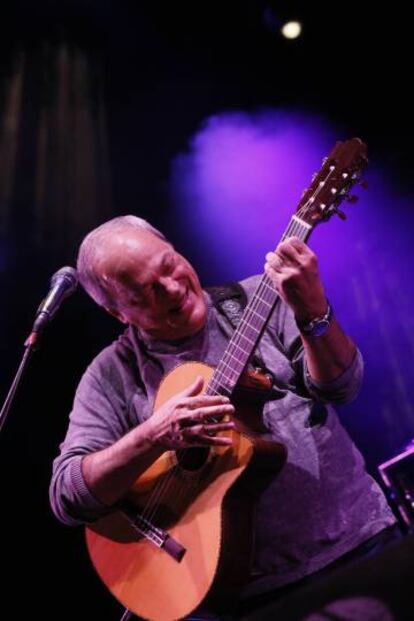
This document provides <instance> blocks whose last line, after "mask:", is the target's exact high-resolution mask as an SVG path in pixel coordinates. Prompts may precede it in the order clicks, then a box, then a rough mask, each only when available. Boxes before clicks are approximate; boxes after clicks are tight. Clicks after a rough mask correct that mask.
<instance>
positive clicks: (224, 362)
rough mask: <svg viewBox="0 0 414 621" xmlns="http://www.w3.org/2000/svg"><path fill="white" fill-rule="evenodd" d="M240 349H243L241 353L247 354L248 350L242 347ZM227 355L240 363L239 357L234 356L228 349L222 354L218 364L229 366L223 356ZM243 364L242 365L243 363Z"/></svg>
mask: <svg viewBox="0 0 414 621" xmlns="http://www.w3.org/2000/svg"><path fill="white" fill-rule="evenodd" d="M239 349H240V348H239ZM242 351H243V353H244V354H246V355H248V353H249V352H247V351H246V350H244V349H243V350H242ZM227 357H230V358H233V360H235V361H236V362H237V363H240V357H239V358H237V357H236V356H234V355H233V354H232V353H231V352H230V351H227V352H226V353H225V354H224V357H223V360H222V361H221V363H220V364H225V365H226V366H227V367H229V366H230V365H229V363H228V362H227V360H225V358H227ZM243 366H244V365H243Z"/></svg>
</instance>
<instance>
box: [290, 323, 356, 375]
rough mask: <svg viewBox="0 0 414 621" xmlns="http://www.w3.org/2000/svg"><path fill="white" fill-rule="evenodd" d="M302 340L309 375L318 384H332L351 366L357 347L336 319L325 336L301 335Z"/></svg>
mask: <svg viewBox="0 0 414 621" xmlns="http://www.w3.org/2000/svg"><path fill="white" fill-rule="evenodd" d="M301 338H302V342H303V347H304V350H305V357H306V363H307V367H308V371H309V374H310V376H311V378H312V379H313V380H315V381H316V382H332V381H333V380H335V379H336V378H338V377H339V376H340V375H342V373H344V371H346V370H347V369H348V368H349V367H350V366H351V364H352V361H353V359H354V357H355V353H356V347H355V345H354V343H353V342H352V340H351V339H350V338H349V337H348V336H347V335H346V334H345V333H344V332H343V330H342V328H341V326H340V325H339V324H338V322H337V321H336V320H335V319H333V320H332V323H331V325H330V327H329V329H328V331H327V332H326V333H325V334H324V335H323V336H313V337H312V336H305V335H303V334H301Z"/></svg>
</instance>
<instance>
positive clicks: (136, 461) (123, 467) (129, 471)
mask: <svg viewBox="0 0 414 621" xmlns="http://www.w3.org/2000/svg"><path fill="white" fill-rule="evenodd" d="M147 423H148V421H146V422H144V423H142V425H139V426H138V427H135V428H134V429H132V430H131V431H130V432H129V433H127V434H126V435H125V436H123V437H122V438H121V439H120V440H118V441H117V442H115V444H113V445H112V446H109V447H107V448H105V449H103V450H101V451H98V452H96V453H90V454H89V455H86V457H84V458H83V460H82V474H83V477H84V480H85V483H86V485H87V487H88V489H89V491H90V492H91V493H92V494H93V496H95V498H96V499H97V500H99V501H101V502H103V503H104V504H106V505H108V506H111V505H113V504H114V503H115V502H117V501H118V500H119V499H120V498H122V497H123V496H124V495H125V494H126V493H127V491H128V490H129V489H130V488H131V486H132V484H133V483H134V482H135V480H136V479H137V478H138V477H139V475H140V474H142V473H143V472H144V471H145V470H146V469H147V468H149V467H150V466H151V464H152V463H153V462H154V461H155V460H156V459H157V458H158V457H159V456H160V455H161V454H162V452H163V449H162V448H160V447H158V446H153V444H152V443H151V441H150V439H149V433H148V431H149V429H148V424H147Z"/></svg>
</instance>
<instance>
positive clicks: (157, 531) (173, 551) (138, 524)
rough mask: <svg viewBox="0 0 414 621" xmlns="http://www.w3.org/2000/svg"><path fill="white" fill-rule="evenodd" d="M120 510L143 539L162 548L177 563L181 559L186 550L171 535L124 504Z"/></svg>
mask: <svg viewBox="0 0 414 621" xmlns="http://www.w3.org/2000/svg"><path fill="white" fill-rule="evenodd" d="M121 511H122V513H123V514H124V515H125V517H126V518H127V520H128V522H129V523H130V524H131V526H132V527H133V528H134V530H136V531H137V532H138V533H139V534H140V535H141V536H142V537H145V539H147V540H148V541H150V542H151V543H153V544H154V545H155V546H157V548H160V549H161V550H164V552H166V553H167V554H168V555H169V556H171V558H173V559H174V560H175V561H177V563H179V562H180V561H181V560H182V558H183V556H184V554H185V553H186V551H187V550H186V548H184V546H182V545H181V544H180V543H179V542H178V541H176V539H174V538H173V537H171V536H170V535H169V534H168V533H167V531H165V530H163V529H162V528H158V526H155V525H154V524H153V523H152V522H150V521H149V520H147V518H145V517H144V516H143V515H141V514H140V513H136V512H135V511H134V510H133V509H132V508H130V507H127V506H126V505H125V504H123V506H122V508H121Z"/></svg>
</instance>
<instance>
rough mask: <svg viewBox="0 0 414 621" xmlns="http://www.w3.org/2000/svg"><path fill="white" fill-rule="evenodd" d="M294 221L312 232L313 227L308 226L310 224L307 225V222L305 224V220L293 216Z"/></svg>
mask: <svg viewBox="0 0 414 621" xmlns="http://www.w3.org/2000/svg"><path fill="white" fill-rule="evenodd" d="M292 220H295V221H296V222H297V223H298V224H299V226H304V227H305V229H307V230H311V229H312V227H311V225H310V224H308V223H307V222H305V221H304V220H301V219H300V218H298V217H297V216H292Z"/></svg>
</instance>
